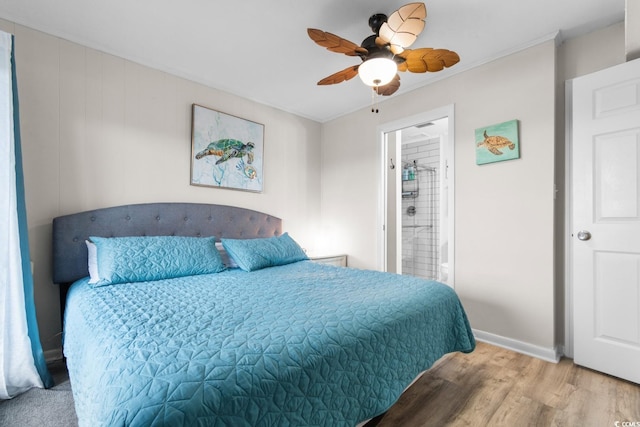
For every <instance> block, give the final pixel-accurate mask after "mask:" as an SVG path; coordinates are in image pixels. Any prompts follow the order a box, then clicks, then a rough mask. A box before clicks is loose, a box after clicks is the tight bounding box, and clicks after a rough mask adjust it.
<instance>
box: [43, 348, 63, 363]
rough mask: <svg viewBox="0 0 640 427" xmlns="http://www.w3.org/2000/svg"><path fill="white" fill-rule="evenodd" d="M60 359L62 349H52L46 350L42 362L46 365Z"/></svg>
mask: <svg viewBox="0 0 640 427" xmlns="http://www.w3.org/2000/svg"><path fill="white" fill-rule="evenodd" d="M60 359H62V348H54V349H53V350H47V351H45V352H44V360H45V361H46V362H47V363H48V362H53V361H55V360H60Z"/></svg>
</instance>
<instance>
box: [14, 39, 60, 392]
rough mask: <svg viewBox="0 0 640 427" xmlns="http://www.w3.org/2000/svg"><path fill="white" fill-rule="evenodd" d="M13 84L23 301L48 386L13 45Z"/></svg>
mask: <svg viewBox="0 0 640 427" xmlns="http://www.w3.org/2000/svg"><path fill="white" fill-rule="evenodd" d="M11 46H15V43H14V37H13V36H11ZM11 87H12V89H13V91H12V92H13V134H14V140H15V153H16V200H17V208H18V230H19V234H20V253H21V254H22V282H23V286H24V300H25V301H24V304H25V309H26V311H27V327H28V331H29V340H30V341H31V351H32V353H33V359H34V361H35V365H36V369H37V370H38V374H39V375H40V378H41V379H42V382H43V384H44V386H45V387H46V388H49V387H52V386H53V380H52V379H51V375H49V371H48V370H47V363H46V361H45V359H44V353H43V351H42V345H41V344H40V333H39V331H38V319H36V304H35V300H34V297H33V274H32V273H31V259H30V257H29V254H30V253H31V250H30V248H29V232H28V228H27V207H26V204H25V200H24V173H23V170H22V144H21V139H20V114H19V105H18V79H17V78H16V57H15V49H11Z"/></svg>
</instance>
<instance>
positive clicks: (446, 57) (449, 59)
mask: <svg viewBox="0 0 640 427" xmlns="http://www.w3.org/2000/svg"><path fill="white" fill-rule="evenodd" d="M398 56H399V57H400V58H404V59H405V61H404V62H403V63H401V64H399V65H398V71H410V72H412V73H425V72H427V71H431V72H434V71H441V70H442V69H444V68H445V67H451V66H452V65H455V64H457V63H458V62H459V61H460V57H459V56H458V54H457V53H455V52H453V51H451V50H447V49H432V48H430V47H423V48H420V49H407V50H405V51H404V52H402V53H400V54H399V55H398Z"/></svg>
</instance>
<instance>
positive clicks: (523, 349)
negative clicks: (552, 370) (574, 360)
mask: <svg viewBox="0 0 640 427" xmlns="http://www.w3.org/2000/svg"><path fill="white" fill-rule="evenodd" d="M473 335H474V336H475V337H476V340H478V341H482V342H486V343H487V344H493V345H496V346H498V347H502V348H506V349H508V350H513V351H516V352H518V353H522V354H526V355H527V356H532V357H536V358H538V359H542V360H545V361H547V362H552V363H558V362H559V361H560V357H561V356H562V354H561V353H560V351H559V349H558V347H553V348H547V347H540V346H537V345H533V344H529V343H526V342H523V341H518V340H514V339H512V338H507V337H503V336H500V335H495V334H492V333H489V332H484V331H479V330H477V329H473Z"/></svg>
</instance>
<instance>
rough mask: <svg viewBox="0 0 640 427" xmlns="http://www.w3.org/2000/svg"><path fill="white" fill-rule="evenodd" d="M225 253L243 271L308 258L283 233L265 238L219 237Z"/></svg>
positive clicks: (287, 235)
mask: <svg viewBox="0 0 640 427" xmlns="http://www.w3.org/2000/svg"><path fill="white" fill-rule="evenodd" d="M221 240H222V246H224V248H225V250H226V251H227V253H228V254H229V255H230V256H231V258H233V260H234V261H235V262H236V263H237V264H238V266H239V267H240V268H241V269H243V270H245V271H254V270H260V269H261V268H265V267H273V266H276V265H284V264H291V263H292V262H296V261H302V260H306V259H309V258H308V257H307V254H305V253H304V251H303V250H302V248H301V247H300V246H299V245H298V244H297V243H296V242H295V241H294V240H293V239H292V238H291V237H289V234H287V233H284V234H283V235H281V236H278V237H269V238H266V239H221Z"/></svg>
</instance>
